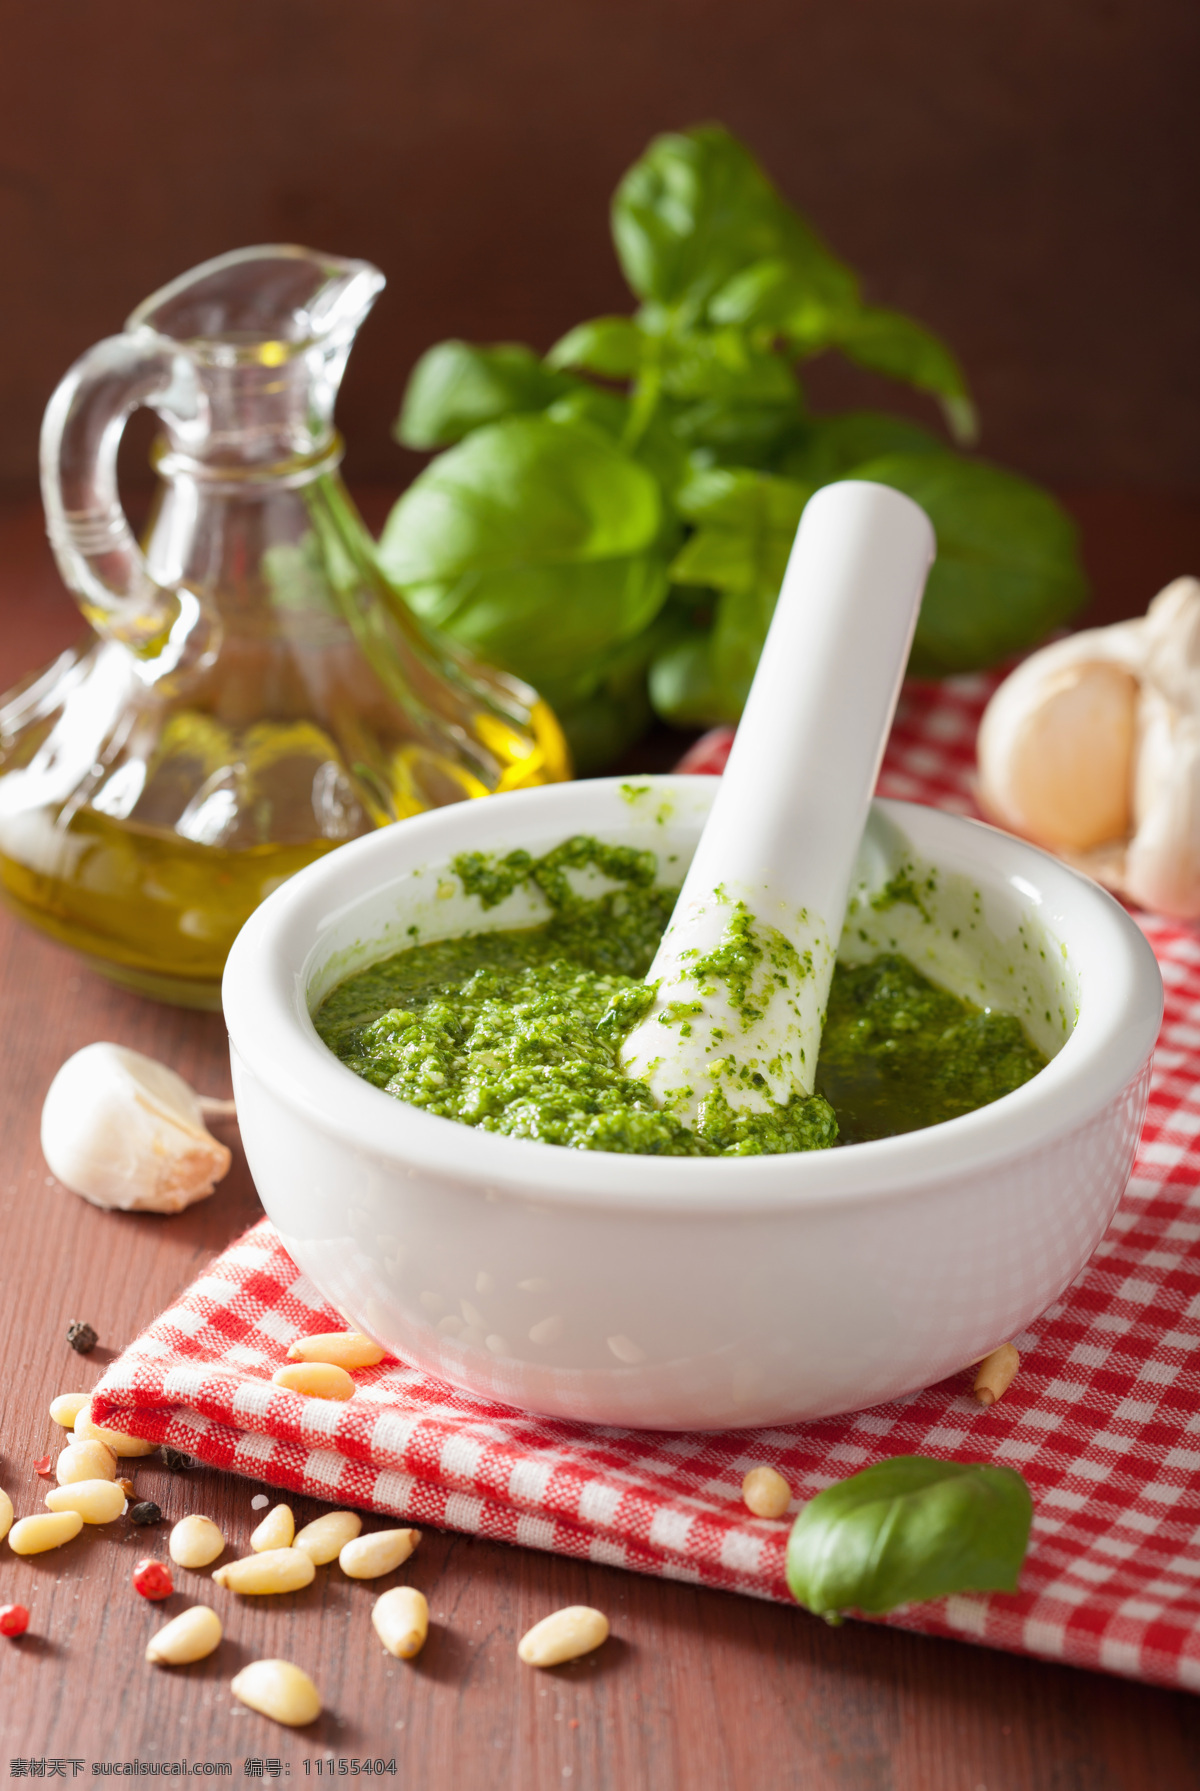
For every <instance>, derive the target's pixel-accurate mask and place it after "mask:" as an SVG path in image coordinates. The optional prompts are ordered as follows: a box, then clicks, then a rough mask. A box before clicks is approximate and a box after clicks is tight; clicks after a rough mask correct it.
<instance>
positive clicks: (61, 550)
mask: <svg viewBox="0 0 1200 1791" xmlns="http://www.w3.org/2000/svg"><path fill="white" fill-rule="evenodd" d="M139 405H146V406H148V408H149V409H151V410H153V411H155V412H156V413H157V415H158V416H160V417H161V418H162V419H163V422H164V423H165V424H166V425H167V426H168V428H169V429H170V431H171V434H172V436H173V437H174V438H175V439H176V440H180V439H182V440H183V442H185V443H186V441H187V439H188V438H189V437H192V438H194V439H195V440H197V442H198V441H199V439H200V438H201V437H202V436H203V435H204V433H205V431H206V428H207V402H206V400H205V397H204V394H203V392H202V391H201V388H200V383H199V380H198V378H197V374H196V369H195V367H194V365H193V363H192V362H191V360H189V358H188V357H187V356H186V355H185V354H182V353H181V352H180V350H179V348H178V347H177V345H176V344H175V343H173V342H169V341H167V340H166V338H165V337H162V336H159V335H157V334H156V333H155V332H154V331H153V330H149V329H140V330H137V331H134V332H132V333H130V334H127V335H124V336H109V337H108V338H107V339H106V340H105V341H103V342H97V344H96V346H95V347H94V348H89V349H88V351H87V353H86V354H84V355H81V356H80V358H79V360H77V361H76V362H75V365H74V366H73V367H72V368H71V369H70V371H69V372H68V373H67V374H66V375H65V377H64V378H63V379H62V380H61V382H60V383H59V385H58V388H57V390H56V391H55V393H54V396H53V397H52V398H51V400H50V402H49V404H48V405H47V406H46V414H45V416H44V418H43V419H42V439H41V476H42V502H43V504H44V506H45V510H46V532H47V534H48V535H49V537H50V545H51V547H52V548H53V550H54V557H55V559H56V560H57V562H58V569H59V571H60V573H61V574H62V577H63V581H64V583H65V584H66V585H67V587H68V589H69V590H70V591H71V592H72V594H73V595H74V597H75V598H76V600H77V602H78V603H79V606H80V608H81V609H82V611H83V613H84V615H85V616H86V618H87V620H88V621H89V622H90V623H91V625H92V627H93V628H95V629H96V631H97V633H99V634H102V635H105V636H107V637H109V638H111V639H116V640H120V641H122V642H123V643H124V644H125V645H126V646H128V647H132V648H134V649H135V650H137V649H139V648H147V647H149V646H150V644H151V643H152V642H153V641H155V640H161V639H162V637H163V635H164V634H165V633H169V631H170V629H171V627H172V626H173V625H174V622H175V620H176V618H177V616H178V615H179V612H180V605H179V600H178V597H177V595H176V593H175V592H174V591H172V590H170V589H169V588H167V587H165V586H163V585H160V584H158V583H156V581H155V579H154V578H153V577H152V576H151V573H150V568H149V566H148V565H147V564H146V559H145V556H144V555H143V553H142V550H141V548H140V547H139V546H138V543H137V539H136V537H135V535H134V533H133V530H132V528H131V527H130V525H129V519H128V517H127V516H126V514H125V512H124V510H123V509H122V507H121V499H120V495H119V492H118V489H117V450H118V448H119V447H120V443H121V436H122V434H123V432H124V429H125V424H126V422H127V421H128V418H129V416H130V413H131V412H132V411H134V410H136V409H137V408H138V406H139Z"/></svg>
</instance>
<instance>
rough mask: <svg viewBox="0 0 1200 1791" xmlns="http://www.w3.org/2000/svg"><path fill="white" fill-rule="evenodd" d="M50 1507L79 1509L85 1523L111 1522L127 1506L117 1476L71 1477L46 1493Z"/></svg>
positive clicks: (63, 1509) (68, 1509)
mask: <svg viewBox="0 0 1200 1791" xmlns="http://www.w3.org/2000/svg"><path fill="white" fill-rule="evenodd" d="M46 1504H47V1506H48V1507H49V1509H50V1510H51V1511H77V1512H78V1513H79V1515H80V1517H81V1518H82V1519H83V1521H84V1523H85V1524H111V1523H112V1521H113V1519H114V1518H116V1517H120V1515H121V1513H122V1512H123V1511H124V1509H125V1494H124V1493H123V1492H122V1491H121V1489H120V1487H119V1486H118V1485H117V1483H116V1481H115V1480H72V1481H69V1482H68V1484H67V1485H66V1486H56V1487H55V1488H54V1489H53V1491H51V1492H48V1493H47V1494H46Z"/></svg>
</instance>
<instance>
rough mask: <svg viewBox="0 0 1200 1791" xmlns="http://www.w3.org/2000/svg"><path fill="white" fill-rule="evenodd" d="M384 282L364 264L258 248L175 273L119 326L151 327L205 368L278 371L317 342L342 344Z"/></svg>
mask: <svg viewBox="0 0 1200 1791" xmlns="http://www.w3.org/2000/svg"><path fill="white" fill-rule="evenodd" d="M384 284H385V282H384V277H383V275H382V274H381V273H380V271H379V269H378V268H377V267H372V266H371V264H370V262H369V261H351V260H348V259H346V258H345V257H343V256H341V255H323V254H322V253H321V252H320V251H319V250H317V249H305V248H302V247H300V246H299V245H298V244H296V243H264V244H259V245H258V246H257V247H254V248H250V249H233V250H231V251H230V252H229V254H227V255H218V256H216V257H215V258H214V259H213V260H212V261H204V262H201V264H200V266H199V267H194V268H192V269H191V270H190V271H189V272H188V273H186V274H180V276H179V277H178V279H176V280H172V281H170V283H169V284H168V285H166V286H162V287H160V288H159V290H158V291H157V292H154V293H151V295H150V297H149V298H148V299H143V301H142V303H141V304H140V305H139V306H138V307H137V309H136V310H135V311H134V312H133V313H132V314H131V316H130V318H129V320H128V322H127V323H126V326H125V327H126V329H128V330H131V331H132V330H138V329H151V330H153V331H154V332H155V334H156V335H159V336H166V337H168V338H169V339H170V340H171V341H173V342H176V343H178V344H179V346H180V347H181V348H184V349H186V350H187V351H188V352H189V353H190V354H191V355H193V356H194V357H195V358H196V359H197V360H199V361H201V362H208V363H209V364H210V365H215V366H226V367H227V366H231V365H234V364H236V363H237V362H239V361H243V362H244V361H249V362H258V363H259V364H260V365H262V364H264V362H265V364H267V365H270V364H271V363H272V361H274V363H275V364H276V365H279V364H280V363H281V362H282V361H283V360H284V359H286V358H290V357H291V356H292V355H295V354H296V353H298V352H302V351H303V350H305V349H309V348H313V347H316V346H318V345H319V344H327V345H328V344H331V343H333V342H343V341H344V342H345V343H347V345H348V344H349V343H350V342H351V341H352V340H353V338H354V334H355V332H356V331H357V329H358V328H359V325H360V324H361V323H362V321H363V319H364V317H365V316H366V315H367V312H368V311H369V310H370V308H371V306H372V305H373V304H374V302H375V299H376V298H377V296H378V295H379V293H380V292H381V291H382V289H383V286H384Z"/></svg>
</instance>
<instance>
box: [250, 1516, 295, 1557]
mask: <svg viewBox="0 0 1200 1791" xmlns="http://www.w3.org/2000/svg"><path fill="white" fill-rule="evenodd" d="M295 1534H296V1520H295V1518H294V1517H293V1516H292V1508H291V1506H290V1505H272V1507H271V1509H270V1510H269V1511H268V1512H267V1515H266V1516H265V1517H264V1518H263V1520H262V1522H261V1524H259V1526H258V1528H257V1529H256V1530H255V1531H254V1532H253V1533H252V1535H251V1537H250V1547H251V1548H252V1549H253V1550H254V1552H255V1554H256V1555H261V1554H263V1553H264V1552H265V1550H267V1549H270V1548H291V1546H292V1538H293V1537H294V1536H295Z"/></svg>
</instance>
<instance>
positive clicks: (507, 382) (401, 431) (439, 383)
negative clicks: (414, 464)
mask: <svg viewBox="0 0 1200 1791" xmlns="http://www.w3.org/2000/svg"><path fill="white" fill-rule="evenodd" d="M572 383H573V382H572V381H571V380H569V379H567V378H566V377H565V376H564V375H563V374H561V373H558V372H555V371H554V370H553V369H552V368H549V367H547V366H545V365H544V364H543V362H542V361H540V360H539V359H538V357H537V355H535V354H534V352H533V350H532V349H531V348H523V347H522V346H521V345H520V343H517V342H502V343H499V344H498V345H497V346H496V347H494V348H477V347H475V346H474V344H473V343H470V342H453V341H451V342H439V343H437V344H436V346H435V347H433V348H430V349H427V350H426V352H425V353H424V354H423V355H422V356H421V358H420V360H419V361H418V362H417V364H416V366H415V367H414V368H413V370H412V373H411V374H410V375H409V381H408V387H407V389H406V391H405V393H404V403H403V405H402V406H401V410H400V416H399V419H398V420H397V423H396V429H395V434H396V440H397V441H398V442H400V443H402V445H403V446H404V447H406V448H420V449H426V448H444V447H447V446H448V445H449V444H450V443H452V442H457V441H461V440H462V438H463V436H464V435H466V434H468V433H469V431H470V430H472V429H478V428H479V427H480V425H481V424H483V423H495V422H498V421H499V419H500V418H501V417H507V416H511V415H513V414H514V413H515V412H519V411H537V410H544V409H545V408H546V406H547V405H548V404H552V403H553V402H554V400H555V399H556V398H559V397H561V396H562V395H563V393H564V392H567V391H569V390H570V389H571V385H572Z"/></svg>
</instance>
